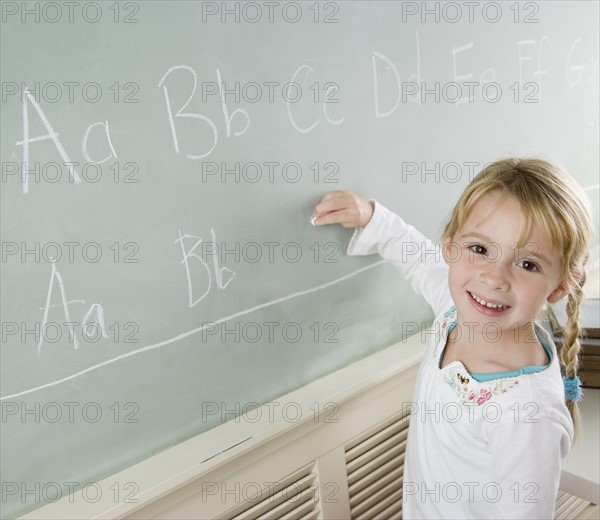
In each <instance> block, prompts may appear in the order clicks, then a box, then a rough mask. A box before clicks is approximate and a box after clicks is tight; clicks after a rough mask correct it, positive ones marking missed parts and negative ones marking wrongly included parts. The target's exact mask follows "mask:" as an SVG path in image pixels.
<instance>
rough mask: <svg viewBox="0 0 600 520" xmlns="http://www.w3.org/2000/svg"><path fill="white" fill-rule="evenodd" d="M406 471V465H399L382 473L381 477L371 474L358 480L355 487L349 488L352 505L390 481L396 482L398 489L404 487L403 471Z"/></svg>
mask: <svg viewBox="0 0 600 520" xmlns="http://www.w3.org/2000/svg"><path fill="white" fill-rule="evenodd" d="M403 472H404V466H398V467H396V468H395V469H392V470H390V471H388V472H384V473H381V474H380V475H379V477H378V478H377V477H373V478H371V476H369V477H368V478H365V479H364V480H363V481H360V482H357V483H356V484H355V485H354V486H353V487H351V488H350V487H349V488H348V492H349V494H350V505H351V506H352V504H353V503H354V502H355V501H358V502H360V501H361V500H365V498H367V497H368V496H369V495H370V494H372V493H374V492H375V491H376V490H377V488H380V487H382V486H385V485H387V484H389V483H392V482H395V483H396V485H397V486H398V489H401V488H402V473H403Z"/></svg>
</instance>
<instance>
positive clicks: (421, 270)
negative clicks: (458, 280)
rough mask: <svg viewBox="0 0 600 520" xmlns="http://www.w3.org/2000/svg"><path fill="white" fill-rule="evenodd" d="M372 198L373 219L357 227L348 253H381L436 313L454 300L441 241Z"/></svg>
mask: <svg viewBox="0 0 600 520" xmlns="http://www.w3.org/2000/svg"><path fill="white" fill-rule="evenodd" d="M372 202H374V204H375V211H374V212H373V215H372V217H371V220H370V221H369V223H368V224H367V225H366V226H365V227H364V228H356V230H355V231H354V234H353V235H352V238H351V239H350V243H349V244H348V250H347V254H348V255H372V254H375V253H379V255H381V256H382V257H383V258H385V259H386V260H389V261H390V262H391V263H393V264H394V265H395V266H396V267H397V268H398V269H400V271H401V272H402V274H403V275H404V277H405V278H406V279H407V280H409V281H410V282H411V285H412V287H413V289H414V290H415V291H416V292H417V294H420V295H421V296H423V297H424V298H425V300H426V301H427V303H429V305H430V306H431V307H432V309H433V311H434V313H435V315H436V316H437V315H438V314H439V313H440V312H441V311H443V310H446V309H447V307H448V305H449V304H451V303H452V298H451V296H450V289H449V287H448V265H447V264H446V262H445V260H444V258H443V257H442V252H441V249H440V247H439V244H436V243H434V242H432V241H431V240H429V239H428V238H426V237H425V236H424V235H422V234H421V233H420V232H419V231H418V230H417V229H415V228H414V227H413V226H411V225H409V224H407V223H406V222H405V221H404V220H403V219H402V218H401V217H399V216H398V215H396V214H395V213H393V212H392V211H390V210H389V209H387V208H386V207H385V206H382V205H381V204H379V203H378V202H377V201H375V200H372Z"/></svg>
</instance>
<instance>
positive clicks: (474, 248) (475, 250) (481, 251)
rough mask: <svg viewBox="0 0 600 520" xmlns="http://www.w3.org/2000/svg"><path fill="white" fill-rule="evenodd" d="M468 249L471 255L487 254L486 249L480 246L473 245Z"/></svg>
mask: <svg viewBox="0 0 600 520" xmlns="http://www.w3.org/2000/svg"><path fill="white" fill-rule="evenodd" d="M468 247H469V250H470V251H472V252H473V253H477V254H478V255H485V254H486V253H487V249H486V248H485V247H483V246H482V245H481V244H473V245H472V246H468Z"/></svg>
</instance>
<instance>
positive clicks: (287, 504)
mask: <svg viewBox="0 0 600 520" xmlns="http://www.w3.org/2000/svg"><path fill="white" fill-rule="evenodd" d="M252 487H254V485H253V486H252ZM256 487H258V486H256ZM246 488H247V489H248V488H250V486H249V485H247V486H246ZM317 488H318V481H317V475H316V473H315V464H314V462H313V463H311V464H309V465H308V466H305V467H304V468H301V469H299V470H298V471H295V472H294V473H292V474H290V475H288V476H287V477H285V478H283V479H280V480H279V481H278V482H277V483H273V484H270V483H265V486H264V487H262V488H261V490H260V491H258V489H257V491H256V492H255V493H254V495H253V496H247V497H245V500H246V502H245V503H243V504H240V506H239V507H236V508H234V509H232V510H230V511H229V512H228V513H227V515H225V516H223V517H221V518H223V519H225V518H226V519H231V520H254V519H261V520H263V519H264V520H271V519H272V520H279V519H282V520H300V519H302V520H304V519H306V520H313V519H314V520H317V519H318V518H319V513H320V507H319V500H318V489H317ZM248 495H251V494H250V493H248Z"/></svg>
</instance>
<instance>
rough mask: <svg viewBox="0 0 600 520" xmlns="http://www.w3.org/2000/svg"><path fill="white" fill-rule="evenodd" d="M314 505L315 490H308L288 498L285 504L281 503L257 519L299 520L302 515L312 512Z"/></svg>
mask: <svg viewBox="0 0 600 520" xmlns="http://www.w3.org/2000/svg"><path fill="white" fill-rule="evenodd" d="M315 504H316V498H315V490H314V489H311V488H309V489H305V490H304V491H302V492H300V493H297V494H296V495H294V496H293V497H288V499H287V500H286V501H285V502H282V503H281V504H279V505H278V506H277V507H275V508H273V509H270V510H269V511H267V512H266V513H265V514H264V515H262V516H260V517H259V518H260V519H261V520H280V519H282V518H286V519H287V518H289V519H292V518H296V519H299V518H300V517H302V516H303V515H305V514H307V513H309V512H310V511H312V510H313V508H314V507H315Z"/></svg>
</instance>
